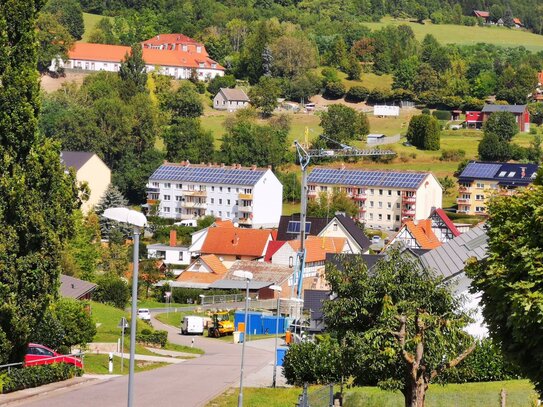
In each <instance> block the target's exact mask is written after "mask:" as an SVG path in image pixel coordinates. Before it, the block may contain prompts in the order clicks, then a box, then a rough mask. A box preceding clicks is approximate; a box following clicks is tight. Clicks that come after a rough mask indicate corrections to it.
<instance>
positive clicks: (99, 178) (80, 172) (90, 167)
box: [60, 151, 111, 214]
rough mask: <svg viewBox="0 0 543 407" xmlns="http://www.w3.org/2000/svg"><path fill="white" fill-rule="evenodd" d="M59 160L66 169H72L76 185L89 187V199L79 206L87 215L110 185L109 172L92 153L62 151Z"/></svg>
mask: <svg viewBox="0 0 543 407" xmlns="http://www.w3.org/2000/svg"><path fill="white" fill-rule="evenodd" d="M60 160H61V161H62V163H63V164H64V165H65V166H66V167H67V168H73V169H74V171H75V176H76V180H77V182H78V183H80V184H81V183H86V184H87V186H88V187H89V190H90V194H89V198H88V199H87V200H86V201H84V202H83V204H82V205H81V210H82V212H83V213H84V214H87V213H88V212H89V210H90V209H91V208H92V207H94V206H95V205H96V204H98V202H100V199H101V198H102V196H103V195H104V193H105V192H106V190H107V187H108V186H109V184H110V183H111V170H110V169H109V167H108V166H107V165H106V164H105V163H104V162H103V161H102V160H101V159H100V157H98V156H97V155H96V154H94V153H89V152H87V151H62V152H61V153H60Z"/></svg>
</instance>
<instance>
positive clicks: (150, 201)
mask: <svg viewBox="0 0 543 407" xmlns="http://www.w3.org/2000/svg"><path fill="white" fill-rule="evenodd" d="M156 204H158V199H148V200H147V205H156Z"/></svg>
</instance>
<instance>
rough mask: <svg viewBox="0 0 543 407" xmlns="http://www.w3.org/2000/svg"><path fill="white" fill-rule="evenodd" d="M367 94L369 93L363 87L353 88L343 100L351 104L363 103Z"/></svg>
mask: <svg viewBox="0 0 543 407" xmlns="http://www.w3.org/2000/svg"><path fill="white" fill-rule="evenodd" d="M369 94H370V91H369V90H368V89H366V88H365V87H364V86H353V87H352V88H350V89H349V91H348V92H347V94H346V95H345V100H346V101H348V102H353V103H358V102H363V101H364V100H366V98H367V97H368V95H369Z"/></svg>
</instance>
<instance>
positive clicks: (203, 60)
mask: <svg viewBox="0 0 543 407" xmlns="http://www.w3.org/2000/svg"><path fill="white" fill-rule="evenodd" d="M141 45H142V48H143V49H142V54H143V55H142V56H143V60H144V61H145V69H146V71H147V72H152V71H155V70H157V71H158V72H159V73H160V74H162V75H168V76H171V77H173V78H175V79H190V78H191V77H192V76H193V72H195V73H196V77H197V78H198V79H199V80H208V79H213V78H214V77H216V76H223V75H224V67H222V66H221V65H220V64H219V63H217V62H216V61H214V60H212V59H211V58H209V55H208V53H207V51H206V49H205V46H204V45H203V44H201V43H198V42H197V41H195V40H193V39H191V38H189V37H186V36H184V35H183V34H160V35H157V36H156V37H153V38H151V39H149V40H147V41H144V42H142V43H141ZM131 51H132V50H131V47H127V46H121V45H106V44H92V43H84V42H77V43H75V44H74V46H73V47H72V48H71V49H70V50H69V51H68V58H67V59H66V60H65V61H63V60H61V59H59V58H55V59H54V60H53V61H52V63H51V66H50V67H49V69H50V70H52V71H56V70H57V69H58V68H59V67H62V68H68V69H77V70H82V71H109V72H118V71H119V69H120V66H121V63H122V61H123V60H124V59H125V58H126V55H129V54H130V53H131Z"/></svg>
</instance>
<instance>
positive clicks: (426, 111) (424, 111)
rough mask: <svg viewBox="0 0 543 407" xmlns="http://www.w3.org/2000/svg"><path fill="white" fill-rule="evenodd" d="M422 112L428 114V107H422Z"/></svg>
mask: <svg viewBox="0 0 543 407" xmlns="http://www.w3.org/2000/svg"><path fill="white" fill-rule="evenodd" d="M422 114H430V109H428V108H427V107H425V108H424V109H422Z"/></svg>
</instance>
